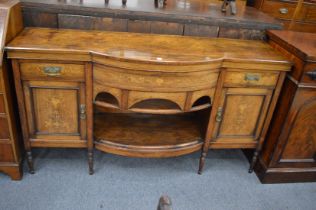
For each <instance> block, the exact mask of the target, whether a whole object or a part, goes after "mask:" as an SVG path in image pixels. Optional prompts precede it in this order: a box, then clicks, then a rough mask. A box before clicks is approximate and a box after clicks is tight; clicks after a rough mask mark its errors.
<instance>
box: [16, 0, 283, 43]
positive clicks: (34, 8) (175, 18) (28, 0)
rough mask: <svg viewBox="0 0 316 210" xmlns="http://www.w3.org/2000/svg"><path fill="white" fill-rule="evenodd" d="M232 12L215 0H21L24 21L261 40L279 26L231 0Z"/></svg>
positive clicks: (56, 26) (253, 10) (71, 26)
mask: <svg viewBox="0 0 316 210" xmlns="http://www.w3.org/2000/svg"><path fill="white" fill-rule="evenodd" d="M236 3H237V11H238V13H237V15H230V14H228V13H227V14H225V13H222V12H221V1H219V0H168V1H167V5H166V6H165V7H163V8H157V7H156V6H155V4H154V0H129V1H128V2H127V4H126V6H125V7H123V6H122V2H121V1H117V0H109V1H108V3H105V2H104V1H103V0H100V1H98V0H97V1H96V0H82V1H79V0H78V1H76V0H67V1H59V0H51V1H46V0H22V3H21V4H22V8H23V17H24V21H25V25H26V26H36V27H50V28H72V29H88V30H89V29H90V30H91V29H94V30H106V31H125V32H126V31H128V32H139V33H154V34H174V35H184V36H187V35H188V36H206V37H224V38H235V39H263V37H264V35H265V34H264V31H265V30H267V29H281V28H282V25H281V23H280V22H279V21H276V20H275V19H274V18H272V17H269V16H268V15H266V14H264V13H263V12H261V11H259V10H257V9H255V8H252V7H245V1H237V2H236Z"/></svg>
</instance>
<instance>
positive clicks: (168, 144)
mask: <svg viewBox="0 0 316 210" xmlns="http://www.w3.org/2000/svg"><path fill="white" fill-rule="evenodd" d="M199 116H200V115H199V114H198V113H182V114H174V115H156V114H143V113H98V114H96V115H95V117H94V135H95V144H96V148H97V149H99V150H101V151H104V152H109V153H114V154H118V155H124V156H131V157H173V156H179V155H184V154H188V153H192V152H194V151H197V150H199V149H201V147H202V142H203V141H202V139H203V135H202V134H203V133H204V132H203V129H204V127H203V125H201V124H203V123H202V122H204V121H203V120H201V119H200V117H199ZM206 116H207V115H206Z"/></svg>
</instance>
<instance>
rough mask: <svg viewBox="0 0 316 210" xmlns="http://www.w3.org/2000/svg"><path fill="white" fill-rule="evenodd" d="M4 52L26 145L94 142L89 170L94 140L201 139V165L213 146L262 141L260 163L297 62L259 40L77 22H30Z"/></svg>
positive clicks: (171, 142)
mask: <svg viewBox="0 0 316 210" xmlns="http://www.w3.org/2000/svg"><path fill="white" fill-rule="evenodd" d="M72 37H76V39H73V38H72ZM144 43H146V44H144ZM250 48H252V49H254V50H251V51H249V50H248V49H250ZM6 50H7V51H8V57H9V58H10V59H12V65H13V71H14V77H15V85H16V92H17V95H18V100H19V110H20V115H21V122H22V125H23V128H24V129H23V135H24V140H25V142H26V144H28V145H29V147H26V150H27V151H28V152H30V148H31V147H87V148H88V151H89V157H90V159H89V160H90V172H91V173H92V148H93V141H92V140H93V138H94V143H95V145H96V148H97V149H98V150H101V151H104V152H109V153H114V154H119V155H124V156H130V157H174V156H179V155H184V154H188V153H192V152H194V151H198V150H200V149H201V148H202V146H203V152H202V155H201V161H200V168H199V172H201V171H202V168H203V165H204V160H205V156H206V154H207V151H208V150H209V148H217V149H225V148H255V149H256V153H255V155H254V159H253V162H252V165H251V168H252V166H253V163H254V162H255V161H256V157H257V154H258V152H259V151H260V149H261V145H262V143H263V140H264V137H265V134H266V131H267V128H268V125H269V122H270V119H271V116H272V113H273V110H274V107H275V104H276V101H277V98H278V95H279V91H280V88H281V85H282V83H283V80H284V77H285V72H286V71H289V69H290V65H291V64H290V63H289V62H288V61H287V60H286V59H284V57H283V56H281V55H280V54H278V53H276V52H274V50H273V49H272V48H271V47H270V46H269V45H268V44H266V43H264V42H261V41H250V40H233V39H209V38H198V37H180V36H166V35H148V34H136V33H122V32H101V31H80V30H69V29H68V30H66V29H59V30H58V29H47V28H26V29H25V30H24V31H23V32H22V33H20V34H19V35H18V36H17V37H16V38H15V39H14V40H13V41H12V42H11V43H10V44H8V45H7V46H6ZM92 103H94V106H95V109H94V110H93V107H92ZM93 113H94V115H93ZM92 128H93V129H92ZM29 162H30V166H31V167H32V162H31V159H30V161H29Z"/></svg>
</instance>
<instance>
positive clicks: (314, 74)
mask: <svg viewBox="0 0 316 210" xmlns="http://www.w3.org/2000/svg"><path fill="white" fill-rule="evenodd" d="M306 74H307V76H309V77H310V78H311V79H312V80H316V69H315V70H314V71H309V72H306Z"/></svg>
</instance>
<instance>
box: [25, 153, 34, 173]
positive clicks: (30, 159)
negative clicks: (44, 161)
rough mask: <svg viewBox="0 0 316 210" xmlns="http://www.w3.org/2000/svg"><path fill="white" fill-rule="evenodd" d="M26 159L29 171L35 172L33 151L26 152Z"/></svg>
mask: <svg viewBox="0 0 316 210" xmlns="http://www.w3.org/2000/svg"><path fill="white" fill-rule="evenodd" d="M26 160H27V165H28V167H29V173H30V174H34V173H35V171H34V164H33V157H32V152H31V151H27V152H26Z"/></svg>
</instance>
